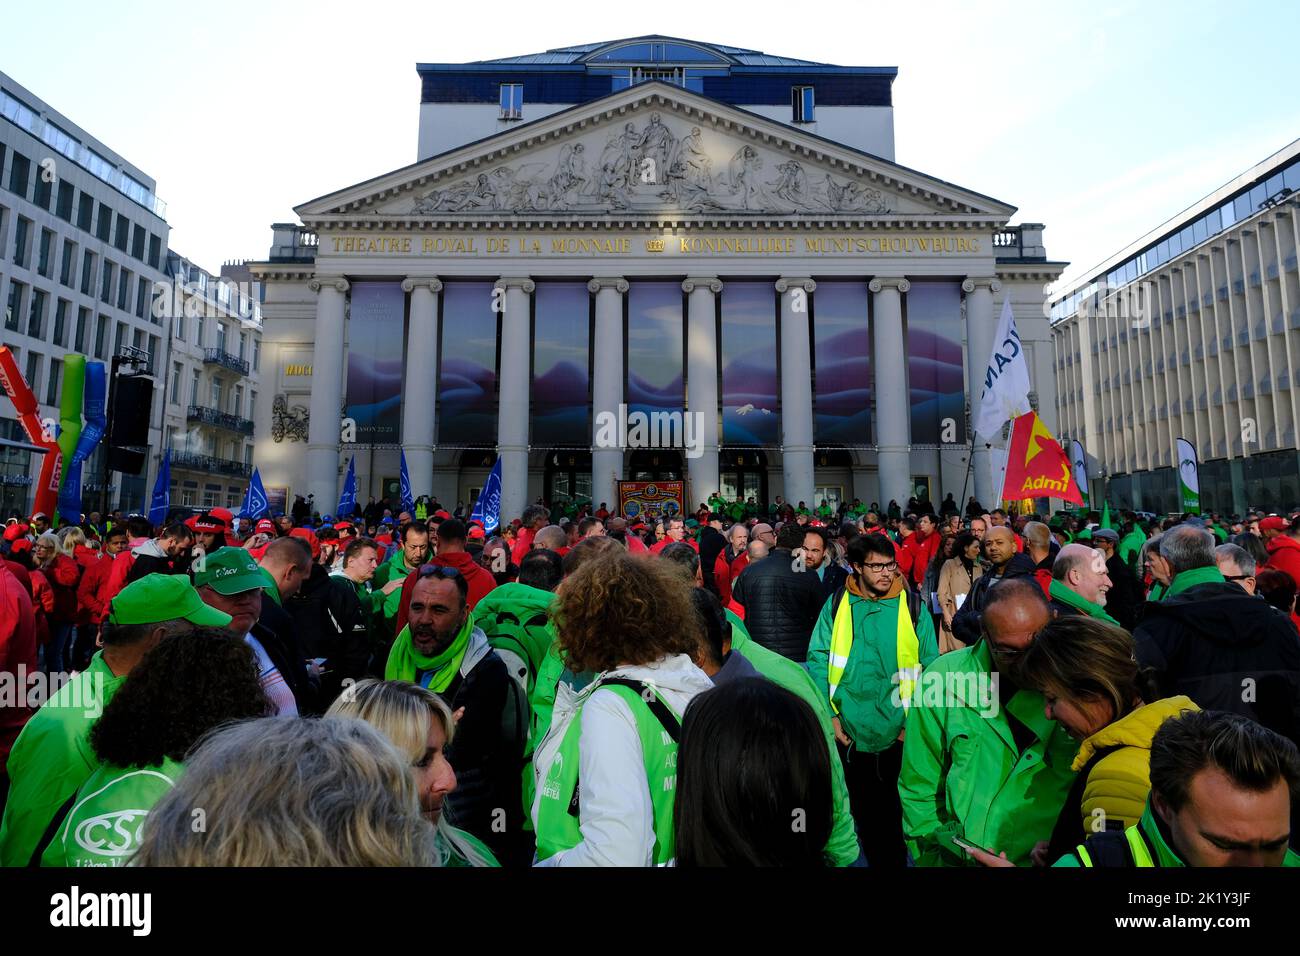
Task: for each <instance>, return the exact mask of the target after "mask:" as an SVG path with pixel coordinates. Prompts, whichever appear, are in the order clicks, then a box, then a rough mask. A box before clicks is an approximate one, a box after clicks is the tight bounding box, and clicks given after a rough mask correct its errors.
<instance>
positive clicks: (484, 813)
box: [384, 564, 532, 865]
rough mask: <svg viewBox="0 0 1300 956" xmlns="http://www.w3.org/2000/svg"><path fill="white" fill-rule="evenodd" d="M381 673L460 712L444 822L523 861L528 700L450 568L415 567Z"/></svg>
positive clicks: (526, 856) (508, 858)
mask: <svg viewBox="0 0 1300 956" xmlns="http://www.w3.org/2000/svg"><path fill="white" fill-rule="evenodd" d="M384 679H385V680H404V681H410V682H411V683H413V684H419V685H420V686H421V687H425V688H428V689H429V690H431V691H433V692H434V693H436V694H438V695H440V696H441V697H442V699H443V700H444V701H446V703H447V706H448V707H450V708H451V709H452V711H453V712H454V713H459V720H458V723H457V725H456V738H455V740H454V741H453V742H452V744H451V746H450V747H449V748H448V750H447V759H448V760H449V761H450V762H451V765H452V766H453V767H455V768H456V779H457V781H458V784H457V787H456V791H455V793H453V794H452V795H450V796H449V797H448V798H447V804H446V810H445V812H446V813H447V814H448V818H447V819H448V822H450V823H452V824H454V825H455V826H458V827H460V828H461V829H464V830H468V831H469V832H470V833H471V834H473V835H474V836H476V837H478V838H479V839H480V840H482V841H483V842H484V843H486V844H487V845H488V847H489V848H490V849H491V850H492V852H493V854H495V855H496V857H497V859H498V860H501V861H502V862H503V863H506V864H507V865H509V864H510V863H515V864H520V865H525V864H527V863H528V862H529V861H530V859H531V857H532V847H531V846H530V841H529V840H528V839H527V837H526V835H525V834H524V831H523V802H522V795H521V789H520V783H521V777H520V771H521V769H522V766H523V763H522V761H523V753H524V742H525V740H526V739H527V737H528V730H529V708H528V700H527V697H526V696H525V695H524V693H523V690H522V688H521V687H520V686H519V684H518V683H517V682H516V681H515V680H514V679H513V678H512V677H511V676H510V674H509V672H508V671H507V670H506V665H505V663H504V662H503V661H502V660H501V658H500V657H498V656H497V653H496V652H495V651H494V650H492V647H491V645H490V644H489V643H488V639H487V636H486V635H485V634H484V633H483V631H482V629H480V628H479V627H477V626H475V624H474V618H473V616H472V615H471V614H470V612H469V584H468V582H466V580H465V576H464V575H463V574H461V573H460V572H459V571H457V570H456V569H455V568H452V567H443V566H441V565H436V564H427V565H424V566H423V567H421V568H420V569H419V577H418V579H417V580H416V582H415V586H414V587H413V588H412V590H411V603H410V607H409V608H408V617H407V623H406V626H405V627H403V628H402V630H401V632H400V633H399V634H398V635H397V639H396V640H395V641H394V642H393V647H392V650H391V651H390V652H389V655H388V664H387V666H386V667H385V668H384ZM502 814H504V818H502ZM503 826H504V829H503Z"/></svg>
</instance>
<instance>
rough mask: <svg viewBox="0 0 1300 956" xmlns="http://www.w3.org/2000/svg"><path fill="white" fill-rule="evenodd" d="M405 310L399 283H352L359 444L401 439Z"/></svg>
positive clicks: (352, 406) (351, 412) (351, 360)
mask: <svg viewBox="0 0 1300 956" xmlns="http://www.w3.org/2000/svg"><path fill="white" fill-rule="evenodd" d="M405 310H406V293H404V292H403V291H402V286H401V284H400V283H397V282H353V283H352V312H351V318H349V320H348V383H347V417H348V418H351V419H352V420H353V421H354V422H356V425H357V431H356V441H357V444H361V445H385V444H396V443H398V442H400V441H401V434H402V353H403V352H404V351H405V349H404V345H405V342H406V324H405V321H404V314H405Z"/></svg>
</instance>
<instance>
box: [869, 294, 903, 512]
mask: <svg viewBox="0 0 1300 956" xmlns="http://www.w3.org/2000/svg"><path fill="white" fill-rule="evenodd" d="M911 287H912V284H911V283H910V282H908V281H907V280H906V279H901V278H887V277H883V276H882V277H880V278H878V279H872V280H871V285H870V286H869V287H868V288H870V289H871V312H872V320H873V322H874V323H875V335H874V341H873V342H872V363H871V365H872V368H873V370H874V371H875V379H876V382H875V389H876V463H877V465H876V467H877V470H878V474H879V478H880V506H881V507H882V508H884V507H887V506H888V504H889V500H890V499H891V498H892V499H893V500H895V501H897V502H898V503H899V505H900V506H901V505H904V504H906V503H907V499H908V498H910V497H911V495H912V490H911V489H912V444H911V441H912V432H911V423H910V420H909V415H908V413H909V411H910V410H911V407H912V402H911V397H910V393H909V391H908V387H907V368H906V359H905V358H904V357H905V356H906V355H907V347H906V342H905V341H904V339H903V295H904V294H906V292H907V290H908V289H910V288H911Z"/></svg>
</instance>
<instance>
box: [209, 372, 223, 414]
mask: <svg viewBox="0 0 1300 956" xmlns="http://www.w3.org/2000/svg"><path fill="white" fill-rule="evenodd" d="M209 395H210V397H211V399H212V402H211V405H212V407H213V408H215V409H216V410H217V411H221V379H219V378H214V379H213V380H212V386H211V390H210V392H209Z"/></svg>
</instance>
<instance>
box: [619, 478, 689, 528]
mask: <svg viewBox="0 0 1300 956" xmlns="http://www.w3.org/2000/svg"><path fill="white" fill-rule="evenodd" d="M685 506H686V482H684V481H620V482H619V483H618V513H619V514H621V515H622V516H623V517H625V518H627V520H628V521H638V520H639V521H654V520H656V519H658V518H667V517H672V516H673V515H680V514H682V513H683V512H684V511H685Z"/></svg>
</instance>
